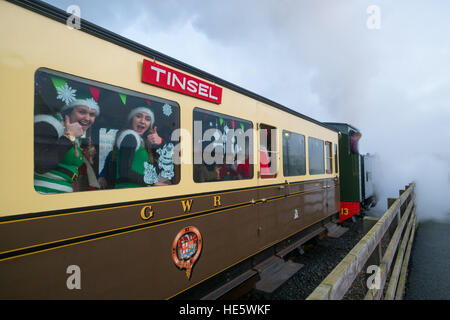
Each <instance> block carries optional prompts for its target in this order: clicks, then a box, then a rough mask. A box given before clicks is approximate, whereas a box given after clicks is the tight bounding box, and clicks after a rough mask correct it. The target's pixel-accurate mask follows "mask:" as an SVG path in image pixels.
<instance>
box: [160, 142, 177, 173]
mask: <svg viewBox="0 0 450 320" xmlns="http://www.w3.org/2000/svg"><path fill="white" fill-rule="evenodd" d="M173 149H174V145H173V143H169V144H166V145H165V146H164V147H162V148H159V149H158V150H156V152H157V153H159V156H160V157H159V159H158V162H159V163H158V167H159V169H160V170H161V173H160V176H161V177H163V178H167V179H169V180H170V179H172V178H173V177H174V176H175V173H174V171H173V168H174V166H173V160H172V157H173Z"/></svg>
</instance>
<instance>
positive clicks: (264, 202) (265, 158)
mask: <svg viewBox="0 0 450 320" xmlns="http://www.w3.org/2000/svg"><path fill="white" fill-rule="evenodd" d="M258 132H259V134H258V138H259V139H258V148H257V151H258V156H257V159H258V163H257V165H256V168H257V173H258V185H259V186H260V188H259V189H258V200H259V201H258V202H257V207H258V238H259V241H260V245H261V246H265V245H267V244H268V243H271V242H273V241H275V240H277V237H279V234H278V230H277V229H278V223H279V219H278V211H279V206H280V202H282V201H280V200H276V199H277V198H279V197H280V195H284V194H285V190H283V189H280V187H279V186H278V185H275V186H270V185H272V184H275V178H276V177H277V168H278V162H279V159H278V146H277V129H276V128H275V127H273V126H270V125H266V124H259V125H258ZM265 185H267V187H265Z"/></svg>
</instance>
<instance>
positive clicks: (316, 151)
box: [308, 137, 325, 174]
mask: <svg viewBox="0 0 450 320" xmlns="http://www.w3.org/2000/svg"><path fill="white" fill-rule="evenodd" d="M323 146H324V145H323V140H319V139H316V138H311V137H309V138H308V151H309V174H322V173H325V165H324V152H323Z"/></svg>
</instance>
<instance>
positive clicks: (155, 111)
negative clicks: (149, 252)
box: [34, 69, 180, 193]
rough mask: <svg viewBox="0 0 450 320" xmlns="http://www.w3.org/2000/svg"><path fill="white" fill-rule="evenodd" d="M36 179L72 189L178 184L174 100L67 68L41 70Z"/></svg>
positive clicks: (40, 185)
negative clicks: (65, 70) (66, 71)
mask: <svg viewBox="0 0 450 320" xmlns="http://www.w3.org/2000/svg"><path fill="white" fill-rule="evenodd" d="M34 114H35V117H34V133H35V135H34V186H35V189H36V191H38V192H39V193H65V192H74V191H87V190H98V189H110V188H130V187H144V186H156V185H169V184H174V183H178V181H179V177H180V172H179V166H178V165H176V161H174V160H175V158H174V156H175V153H174V147H175V144H176V143H177V142H176V141H171V135H172V132H173V131H174V130H176V129H178V128H179V107H178V105H177V104H176V103H175V102H172V101H168V100H164V99H160V98H157V97H152V96H148V95H144V94H141V93H138V92H134V91H131V90H127V89H123V88H118V87H114V86H111V85H107V84H103V83H99V82H96V81H92V80H86V79H82V78H79V77H75V76H72V75H68V74H64V73H61V72H56V71H51V70H47V69H39V70H38V71H37V72H36V73H35V107H34Z"/></svg>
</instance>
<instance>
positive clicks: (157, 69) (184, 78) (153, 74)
mask: <svg viewBox="0 0 450 320" xmlns="http://www.w3.org/2000/svg"><path fill="white" fill-rule="evenodd" d="M142 82H145V83H150V84H153V85H155V86H158V87H162V88H165V89H168V90H172V91H177V92H180V93H183V94H187V95H190V96H193V97H196V98H199V99H203V100H207V101H210V102H214V103H217V104H220V103H222V88H220V87H218V86H215V85H213V84H210V83H208V82H206V81H203V80H200V79H197V78H194V77H191V76H189V75H187V74H185V73H182V72H179V71H176V70H173V69H170V68H168V67H165V66H162V65H160V64H157V63H155V62H152V61H149V60H145V59H144V65H143V68H142Z"/></svg>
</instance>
